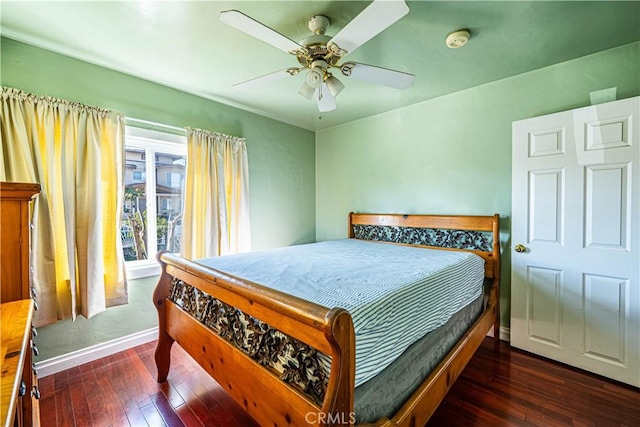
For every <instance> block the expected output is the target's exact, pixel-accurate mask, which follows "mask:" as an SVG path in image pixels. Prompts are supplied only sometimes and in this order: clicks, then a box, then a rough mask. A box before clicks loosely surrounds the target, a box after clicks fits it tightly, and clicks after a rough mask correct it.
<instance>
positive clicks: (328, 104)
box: [315, 83, 336, 113]
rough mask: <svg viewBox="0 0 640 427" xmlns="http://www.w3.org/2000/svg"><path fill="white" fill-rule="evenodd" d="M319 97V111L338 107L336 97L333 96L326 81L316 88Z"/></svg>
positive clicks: (322, 111)
mask: <svg viewBox="0 0 640 427" xmlns="http://www.w3.org/2000/svg"><path fill="white" fill-rule="evenodd" d="M315 96H317V99H318V111H320V112H321V113H326V112H329V111H333V110H335V109H336V99H335V98H334V97H333V95H332V94H331V92H330V91H329V88H328V87H327V84H326V83H322V85H320V87H319V88H317V89H316V95H315Z"/></svg>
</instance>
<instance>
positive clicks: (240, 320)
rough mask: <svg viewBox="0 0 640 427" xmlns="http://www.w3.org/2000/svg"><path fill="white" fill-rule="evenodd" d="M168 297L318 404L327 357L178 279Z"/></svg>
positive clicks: (326, 374) (327, 370)
mask: <svg viewBox="0 0 640 427" xmlns="http://www.w3.org/2000/svg"><path fill="white" fill-rule="evenodd" d="M169 299H170V300H171V301H173V302H174V303H175V304H176V305H178V306H179V307H180V308H182V310H184V311H185V312H187V313H189V314H190V315H191V316H192V317H194V318H195V319H196V320H198V321H200V322H201V323H202V324H204V325H205V326H207V327H208V328H209V329H211V330H212V331H214V332H215V333H217V334H218V335H219V336H220V337H222V338H224V339H225V340H227V341H228V342H230V343H231V344H232V345H234V346H235V347H236V348H238V349H240V350H242V351H243V352H244V353H246V354H247V355H248V356H249V357H251V358H252V359H253V360H255V361H256V362H258V363H259V364H260V365H263V366H267V367H269V368H271V369H272V370H273V371H274V372H275V373H276V374H277V375H278V376H279V377H280V379H281V380H282V381H284V382H286V383H288V384H292V385H295V386H297V387H298V388H300V389H301V390H302V391H303V392H304V393H305V394H306V395H307V396H309V397H310V398H311V399H312V400H313V401H314V402H315V403H317V404H319V405H321V404H322V401H323V400H324V395H325V392H326V390H327V383H328V381H329V374H330V371H331V356H328V355H326V354H324V353H322V352H320V351H317V350H316V349H315V348H312V347H310V346H309V345H307V344H305V343H303V342H302V341H300V340H297V339H295V338H293V337H291V336H289V335H286V334H284V333H282V332H280V331H279V330H277V329H274V328H272V327H271V326H269V325H268V324H266V323H264V322H262V321H260V320H258V319H256V318H255V317H252V316H249V315H247V314H245V313H243V312H242V311H240V310H238V309H237V308H235V307H232V306H230V305H228V304H225V303H224V302H222V301H220V300H218V299H216V298H214V297H212V296H211V295H209V294H207V293H205V292H202V291H200V290H199V289H197V288H194V287H193V286H191V285H189V284H187V283H185V282H184V281H182V280H179V279H176V278H173V283H172V287H171V292H170V296H169Z"/></svg>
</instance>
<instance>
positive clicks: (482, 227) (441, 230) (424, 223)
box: [348, 212, 500, 281]
mask: <svg viewBox="0 0 640 427" xmlns="http://www.w3.org/2000/svg"><path fill="white" fill-rule="evenodd" d="M348 235H349V238H352V239H361V240H375V241H380V242H389V243H397V244H403V245H412V246H420V247H427V248H435V249H445V250H456V251H467V252H473V253H475V254H477V255H479V256H481V257H482V258H483V259H484V260H485V276H486V277H487V278H490V279H494V281H497V280H498V279H499V277H500V216H499V215H498V214H495V215H491V216H469V215H403V214H366V213H354V212H351V213H350V214H349V230H348Z"/></svg>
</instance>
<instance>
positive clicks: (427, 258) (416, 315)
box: [197, 239, 484, 387]
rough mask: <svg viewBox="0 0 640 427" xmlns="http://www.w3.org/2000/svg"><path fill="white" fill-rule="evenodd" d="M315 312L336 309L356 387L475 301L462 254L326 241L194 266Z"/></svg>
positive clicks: (475, 270)
mask: <svg viewBox="0 0 640 427" xmlns="http://www.w3.org/2000/svg"><path fill="white" fill-rule="evenodd" d="M197 262H198V263H200V264H203V265H206V266H208V267H211V268H214V269H217V270H221V271H223V272H225V273H228V274H231V275H234V276H237V277H241V278H244V279H246V280H250V281H253V282H255V283H260V284H261V285H264V286H268V287H271V288H274V289H278V290H280V291H282V292H285V293H288V294H290V295H294V296H297V297H300V298H303V299H306V300H308V301H312V302H314V303H316V304H319V305H322V306H325V307H328V308H332V307H342V308H344V309H346V310H348V311H349V313H350V314H351V316H352V318H353V323H354V328H355V335H356V380H355V385H356V387H357V386H358V385H360V384H363V383H364V382H366V381H367V380H369V379H370V378H372V377H374V376H375V375H376V374H377V373H379V372H380V371H382V370H383V369H384V368H385V367H386V366H388V365H389V364H390V363H392V362H393V361H394V360H395V359H396V358H397V357H398V356H399V355H400V354H402V352H403V351H404V350H405V349H406V348H407V347H409V346H410V345H411V344H412V343H414V342H415V341H416V340H418V339H419V338H420V337H422V336H423V335H425V334H427V333H428V332H430V331H432V330H434V329H436V328H437V327H438V326H441V325H443V324H444V323H445V322H446V321H447V320H448V319H449V318H450V317H451V316H452V315H453V314H454V313H456V312H457V311H458V310H460V309H461V308H463V307H465V306H466V305H467V304H469V303H470V302H472V301H474V300H475V299H476V298H478V297H479V296H480V295H481V294H482V284H483V280H484V261H483V260H482V258H480V257H479V256H477V255H474V254H472V253H468V252H457V251H443V250H431V249H422V248H415V247H410V246H399V245H392V244H384V243H377V242H369V241H363V240H356V239H342V240H331V241H325V242H319V243H311V244H306V245H299V246H290V247H286V248H280V249H272V250H268V251H261V252H250V253H244V254H237V255H228V256H221V257H215V258H206V259H201V260H197Z"/></svg>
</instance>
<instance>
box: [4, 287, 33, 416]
mask: <svg viewBox="0 0 640 427" xmlns="http://www.w3.org/2000/svg"><path fill="white" fill-rule="evenodd" d="M0 307H1V309H2V315H0V318H3V319H2V322H1V323H2V326H1V327H0V334H1V339H0V342H1V343H2V344H1V345H2V347H3V351H2V366H0V368H1V369H0V371H1V372H2V374H1V375H0V376H1V378H2V380H1V381H0V383H1V384H2V387H1V389H2V397H1V399H0V401H1V402H2V405H1V409H0V420H2V426H3V427H11V426H13V425H14V417H15V416H27V415H28V416H30V415H31V414H22V413H21V414H17V411H18V408H17V404H18V389H19V387H20V383H21V381H22V378H23V375H24V372H25V367H26V368H28V369H29V370H30V369H31V367H30V366H25V359H26V357H24V356H21V355H23V354H24V353H25V352H28V351H31V349H30V348H29V345H28V344H29V340H30V339H31V322H32V320H33V301H32V300H30V299H25V300H17V301H10V302H5V303H2V304H0ZM25 310H26V318H25V317H20V316H16V315H15V312H18V313H21V312H25ZM8 311H10V313H7V312H8ZM17 322H20V323H19V324H18V325H17V326H19V327H20V326H22V328H23V329H21V330H20V331H16V330H15V329H14V327H15V326H16V325H15V323H17ZM16 339H19V340H20V344H19V348H20V350H19V353H18V354H17V355H12V353H16V352H17V351H18V350H16V349H13V348H12V349H10V350H12V351H10V352H9V353H5V351H7V350H8V349H7V348H5V346H6V345H7V344H12V343H15V340H16ZM7 354H9V355H10V356H11V357H18V359H17V363H16V364H15V365H14V363H13V362H12V363H11V364H10V365H14V366H12V367H11V368H12V369H10V367H9V366H5V357H6V356H7ZM13 368H15V369H13ZM5 374H8V375H11V377H10V378H8V379H9V387H7V378H5ZM29 374H30V372H29ZM26 392H27V394H26V395H25V396H26V398H30V397H31V396H30V393H31V390H26ZM20 412H22V408H20Z"/></svg>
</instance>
